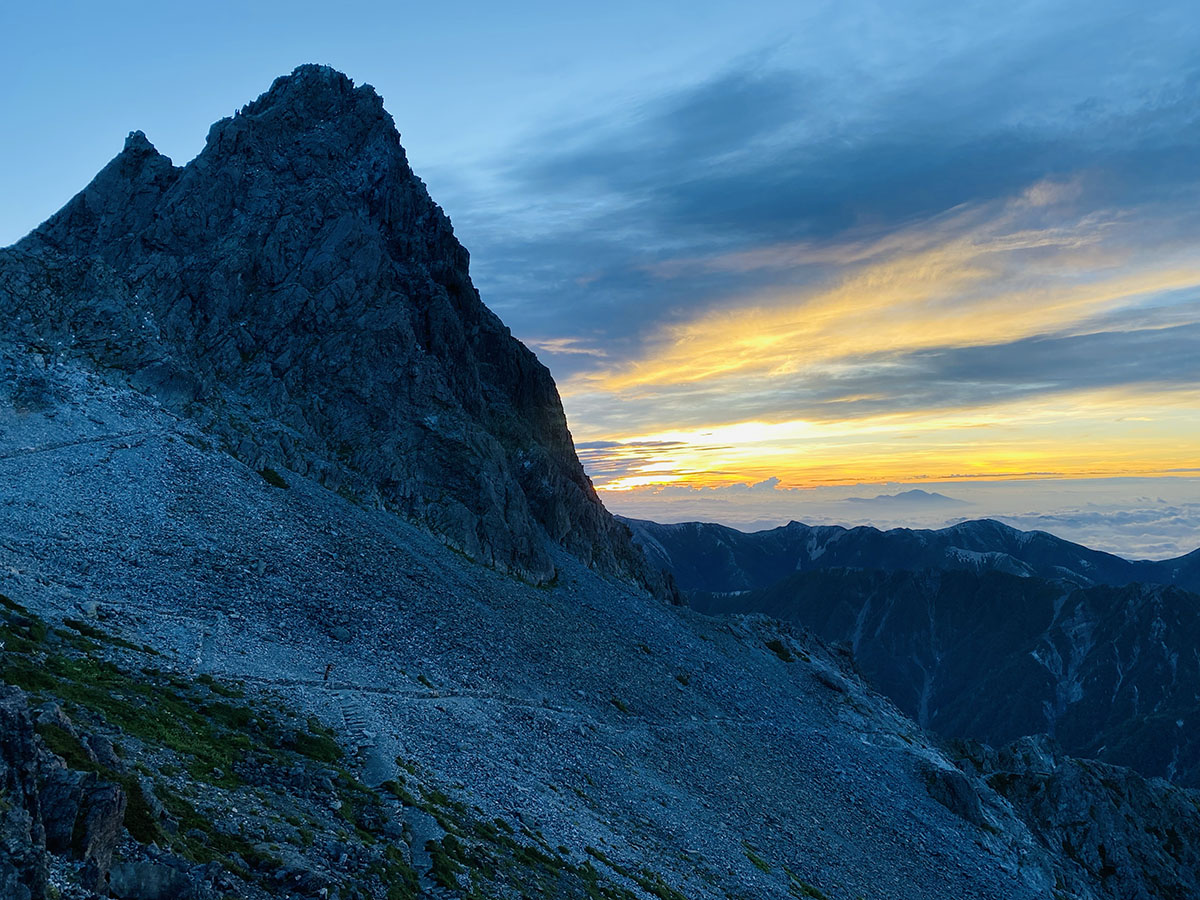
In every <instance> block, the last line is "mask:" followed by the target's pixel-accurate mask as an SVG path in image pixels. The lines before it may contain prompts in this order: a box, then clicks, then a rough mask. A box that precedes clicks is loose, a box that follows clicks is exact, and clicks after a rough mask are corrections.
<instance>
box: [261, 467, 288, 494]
mask: <svg viewBox="0 0 1200 900" xmlns="http://www.w3.org/2000/svg"><path fill="white" fill-rule="evenodd" d="M258 474H259V475H261V476H262V480H263V481H265V482H266V483H267V484H269V485H270V486H271V487H276V488H281V489H283V490H285V491H286V490H287V489H288V488H290V487H291V485H290V484H288V483H287V482H286V481H285V480H284V478H283V476H282V475H280V474H279V473H278V472H276V471H275V470H274V469H272V468H271V467H270V466H267V467H266V468H262V469H259V470H258Z"/></svg>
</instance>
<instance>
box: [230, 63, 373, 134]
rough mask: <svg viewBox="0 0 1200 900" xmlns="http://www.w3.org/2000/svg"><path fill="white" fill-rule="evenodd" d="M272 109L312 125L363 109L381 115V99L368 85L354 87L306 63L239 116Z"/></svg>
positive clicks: (330, 71)
mask: <svg viewBox="0 0 1200 900" xmlns="http://www.w3.org/2000/svg"><path fill="white" fill-rule="evenodd" d="M272 109H282V110H284V111H286V112H289V113H293V114H295V115H297V116H299V117H300V118H302V119H305V120H307V121H309V122H313V121H319V120H329V119H336V118H338V117H339V116H341V115H345V114H346V113H348V112H357V111H362V110H365V109H370V110H372V111H374V112H377V113H383V98H382V97H380V96H379V94H378V93H376V91H375V88H373V87H371V85H369V84H363V85H359V86H357V87H356V86H355V84H354V80H353V79H352V78H350V77H349V76H348V75H345V74H343V73H341V72H339V71H338V70H337V69H334V68H332V67H331V66H322V65H316V64H314V63H307V64H305V65H302V66H297V67H296V68H295V69H294V70H293V71H292V74H290V75H281V76H279V77H278V78H276V79H275V81H274V82H272V83H271V87H270V88H268V89H267V91H266V93H264V94H262V95H261V96H260V97H259V98H258V99H257V100H253V101H251V102H250V103H247V104H246V105H245V106H244V107H242V109H241V111H240V113H239V115H261V114H263V113H265V112H267V111H269V110H272Z"/></svg>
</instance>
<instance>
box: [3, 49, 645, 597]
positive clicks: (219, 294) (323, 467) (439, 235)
mask: <svg viewBox="0 0 1200 900" xmlns="http://www.w3.org/2000/svg"><path fill="white" fill-rule="evenodd" d="M0 315H3V316H4V318H5V319H6V320H8V321H9V322H12V323H23V324H24V326H25V330H26V332H27V335H36V337H37V339H39V340H42V341H44V342H45V343H46V344H47V345H48V347H47V349H48V350H49V351H53V352H62V351H66V352H77V353H82V354H85V355H87V356H89V357H91V358H92V359H93V360H94V361H95V362H97V363H99V364H100V365H101V366H104V367H108V368H116V369H118V370H123V371H125V372H127V373H128V374H129V376H130V378H131V379H132V380H133V382H134V383H135V384H136V385H138V386H139V387H140V388H142V389H143V390H146V391H150V392H152V393H154V394H155V395H157V396H158V397H159V398H160V399H161V400H163V401H165V402H167V403H168V405H170V406H171V407H172V408H174V409H176V410H178V411H182V412H185V413H189V414H191V415H193V416H195V417H196V418H198V419H199V420H201V422H202V424H203V425H204V427H205V429H206V430H207V431H208V432H209V433H210V434H213V435H215V436H216V437H217V438H218V439H219V441H220V443H221V444H222V445H223V446H224V447H225V448H226V449H228V450H229V451H231V452H232V453H234V454H235V455H236V456H238V457H239V458H240V459H241V460H243V461H244V462H246V463H247V464H249V465H251V466H253V467H254V468H256V469H260V468H264V467H272V468H274V467H279V468H287V469H291V470H293V471H297V472H300V473H301V474H305V475H309V476H315V477H317V478H319V479H320V480H322V481H323V482H324V483H325V484H327V485H328V486H330V487H331V488H335V489H338V490H339V491H340V492H342V493H343V494H344V495H346V496H349V497H351V498H354V499H356V500H358V501H360V502H363V503H366V504H369V505H373V504H382V505H384V506H386V507H388V508H390V509H393V510H396V511H398V512H401V513H402V514H404V515H405V516H407V517H408V518H410V519H412V520H414V521H416V522H418V523H420V524H422V525H424V526H426V527H427V528H429V529H430V530H431V531H433V532H434V533H436V534H438V535H440V536H442V538H443V539H444V540H445V541H446V542H447V543H448V544H450V545H451V546H452V547H454V548H455V549H458V550H460V551H462V552H464V553H466V554H467V555H469V556H470V557H472V558H475V559H477V560H480V561H482V562H485V563H487V564H490V565H494V566H496V567H498V568H501V569H503V570H507V571H510V572H513V573H515V574H517V575H519V576H521V577H523V578H525V579H527V580H529V581H532V582H535V583H545V582H548V581H550V580H552V579H553V578H554V577H555V572H556V566H555V563H554V560H553V554H554V552H556V551H555V550H554V547H555V546H561V547H563V548H565V549H566V550H567V551H568V552H569V553H571V554H573V555H575V556H577V557H579V558H581V559H582V560H584V561H585V562H586V563H587V564H588V565H589V566H591V567H592V568H594V569H596V570H597V571H599V572H601V573H604V574H607V575H610V576H616V577H618V578H621V579H623V580H627V581H633V582H637V583H641V584H642V585H644V586H646V587H649V588H651V589H652V590H655V591H657V592H660V593H665V592H667V588H666V587H665V585H664V582H663V579H662V577H661V576H660V575H659V574H657V573H656V572H654V571H653V570H651V569H650V568H649V567H647V566H646V564H645V563H644V561H643V558H642V555H641V553H640V551H638V550H636V549H635V548H634V547H633V546H632V544H631V543H630V540H629V537H628V532H627V531H626V529H625V528H624V527H623V526H621V525H619V524H618V523H616V522H615V521H614V520H613V518H612V517H611V516H610V515H609V514H608V513H607V511H606V510H605V509H604V508H603V506H602V505H601V503H600V501H599V499H598V498H597V496H596V493H595V491H594V490H593V488H592V485H591V483H590V481H589V480H588V478H587V476H586V475H585V473H584V471H583V468H582V466H581V465H580V463H579V461H578V459H577V458H576V455H575V451H574V445H573V443H572V440H571V435H570V433H569V431H568V430H567V423H566V418H565V416H564V413H563V409H562V404H561V402H560V400H559V397H558V393H557V390H556V388H555V386H554V382H553V381H552V379H551V377H550V374H549V372H548V371H547V370H546V368H545V367H544V366H542V365H541V364H540V363H539V362H538V361H537V359H536V357H535V356H534V355H533V353H531V352H530V351H529V350H528V349H527V348H526V347H524V346H523V345H522V344H521V343H520V342H519V341H517V340H516V339H514V338H513V337H512V335H511V333H510V332H509V330H508V328H506V327H505V326H504V324H503V323H502V322H501V321H500V320H499V319H498V318H497V317H496V316H495V315H494V314H493V313H492V312H491V311H490V310H489V309H488V308H487V307H486V306H485V305H484V304H483V303H482V301H481V300H480V297H479V294H478V292H477V291H476V290H475V288H474V286H473V285H472V283H471V279H470V276H469V274H468V254H467V251H466V250H465V249H464V248H463V247H462V245H461V244H459V242H458V241H457V240H456V239H455V237H454V233H453V230H452V229H451V225H450V221H449V219H448V218H447V217H446V215H445V214H444V213H443V212H442V210H441V208H440V207H438V206H437V205H436V204H435V203H434V202H433V201H432V200H431V199H430V197H429V195H428V193H427V192H426V189H425V186H424V184H423V183H422V182H421V181H420V179H418V178H417V177H416V176H415V175H414V174H413V172H412V170H411V169H410V167H409V165H408V161H407V159H406V157H405V153H404V149H403V148H402V147H401V145H400V140H399V133H398V132H397V130H396V128H395V125H394V124H393V121H392V118H391V116H390V115H389V114H388V113H387V112H386V111H385V110H384V107H383V102H382V99H381V98H380V96H379V95H378V94H377V93H376V92H375V91H374V89H372V88H371V87H370V86H368V85H361V86H357V87H356V86H355V85H354V83H353V82H352V81H351V80H350V79H349V78H347V77H346V76H345V75H343V74H341V73H339V72H337V71H334V70H333V69H330V68H328V67H325V66H316V65H305V66H301V67H300V68H298V69H296V70H295V71H294V72H293V73H292V74H291V75H289V76H285V77H281V78H279V79H277V80H276V81H275V83H274V84H273V85H272V86H271V88H270V90H268V91H267V92H266V93H265V94H263V95H262V96H261V97H259V98H258V99H257V100H255V101H254V102H252V103H250V104H249V105H247V106H246V107H244V108H243V109H242V110H241V111H240V112H238V113H237V114H235V115H234V116H232V117H231V118H227V119H222V120H221V121H219V122H217V123H216V124H215V125H213V127H212V129H211V130H210V132H209V135H208V140H207V143H206V145H205V147H204V150H203V151H202V152H201V153H200V154H199V156H197V157H196V158H195V159H194V160H192V161H191V162H190V163H188V164H187V165H186V166H182V167H179V166H175V165H172V163H171V161H170V160H169V159H167V158H166V157H165V156H163V155H162V154H160V153H159V152H158V151H157V150H155V149H154V147H153V146H152V145H151V144H150V142H149V141H148V140H147V139H146V137H145V136H144V135H143V134H142V133H140V132H134V133H133V134H131V135H130V136H129V138H128V140H127V141H126V144H125V148H124V150H122V152H121V153H120V154H119V155H118V156H117V157H116V158H115V159H114V160H113V161H112V162H111V163H109V164H108V165H107V166H106V167H105V168H104V169H103V170H102V171H101V172H100V173H99V175H97V176H96V178H95V179H94V180H93V181H92V183H91V184H89V185H88V186H87V187H86V188H85V189H84V190H83V191H82V192H81V193H79V194H78V195H77V196H76V197H74V198H73V199H72V200H71V201H70V202H69V203H68V204H67V205H66V206H65V207H64V208H63V209H62V210H61V211H60V212H58V213H57V214H56V215H54V216H53V217H52V218H51V219H50V220H49V221H47V222H46V223H45V224H43V225H42V226H41V227H40V228H38V229H37V230H36V231H35V232H34V233H33V234H31V235H30V236H28V237H27V238H25V239H24V240H23V241H21V242H20V243H19V244H18V245H16V246H15V247H13V248H10V249H8V250H6V251H3V252H2V254H0Z"/></svg>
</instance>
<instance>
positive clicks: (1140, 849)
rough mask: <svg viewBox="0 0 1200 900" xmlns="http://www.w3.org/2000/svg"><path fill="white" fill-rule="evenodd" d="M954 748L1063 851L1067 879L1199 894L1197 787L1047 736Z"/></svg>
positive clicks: (1128, 899) (1141, 893) (1138, 891)
mask: <svg viewBox="0 0 1200 900" xmlns="http://www.w3.org/2000/svg"><path fill="white" fill-rule="evenodd" d="M957 749H958V752H959V754H960V757H961V759H962V765H963V766H964V768H966V769H967V770H968V771H969V772H971V773H972V774H974V775H978V776H980V777H982V778H984V779H985V780H986V782H987V784H988V785H989V786H990V787H992V788H993V789H994V790H995V791H997V792H998V793H999V794H1000V795H1001V796H1003V797H1004V798H1005V799H1006V800H1007V801H1008V802H1009V803H1010V804H1011V805H1012V807H1013V809H1014V811H1015V812H1016V813H1017V815H1018V816H1020V817H1021V818H1022V819H1023V820H1024V821H1025V822H1026V823H1027V824H1028V826H1029V828H1030V830H1031V831H1032V832H1033V833H1034V834H1035V835H1036V836H1037V837H1038V838H1039V839H1040V840H1041V841H1042V843H1043V844H1044V845H1045V846H1046V847H1047V848H1048V849H1049V850H1050V851H1051V852H1053V853H1056V854H1058V855H1059V857H1060V867H1059V872H1060V879H1061V882H1062V883H1060V888H1065V889H1066V890H1069V891H1071V892H1072V893H1075V892H1078V893H1080V894H1084V895H1086V892H1087V891H1088V890H1091V891H1093V892H1095V895H1096V896H1100V897H1116V898H1121V900H1162V898H1180V900H1182V898H1186V897H1196V896H1200V792H1197V791H1192V790H1186V789H1183V788H1179V787H1176V786H1174V785H1171V784H1169V783H1167V782H1165V781H1162V780H1159V779H1147V778H1143V777H1142V776H1140V775H1138V774H1137V773H1135V772H1132V771H1130V770H1129V769H1124V768H1121V767H1119V766H1110V765H1106V764H1104V763H1100V762H1094V761H1089V760H1080V759H1073V758H1071V757H1068V756H1066V755H1065V754H1064V753H1063V752H1062V750H1061V749H1060V748H1059V747H1058V745H1057V744H1055V743H1054V741H1052V740H1051V739H1049V738H1047V737H1045V736H1040V737H1030V738H1025V739H1022V740H1020V741H1017V742H1016V743H1013V744H1010V745H1008V746H1006V747H1003V748H1001V749H1000V750H993V749H992V748H990V747H987V746H984V745H981V744H977V743H973V742H959V743H958V744H957Z"/></svg>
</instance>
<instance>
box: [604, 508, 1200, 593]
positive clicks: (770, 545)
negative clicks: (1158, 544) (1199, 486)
mask: <svg viewBox="0 0 1200 900" xmlns="http://www.w3.org/2000/svg"><path fill="white" fill-rule="evenodd" d="M622 521H623V522H625V524H627V525H628V526H629V527H630V528H631V529H632V530H633V533H634V536H635V538H636V540H637V541H638V543H639V544H641V546H642V549H643V550H645V552H646V555H647V556H648V557H649V558H650V560H651V561H652V562H653V563H655V564H656V565H658V566H660V567H661V568H663V569H665V570H667V571H669V572H671V573H672V574H673V575H674V576H675V579H676V581H677V582H678V584H679V587H680V589H681V590H684V591H707V592H722V591H745V590H752V589H755V588H764V587H767V586H768V585H771V584H774V583H775V582H777V581H779V580H780V579H781V578H785V577H786V576H788V575H790V574H791V573H793V572H804V571H811V570H814V569H831V568H860V569H880V570H882V571H885V572H893V571H919V570H922V569H936V570H942V571H950V570H963V571H970V572H984V571H994V572H1004V573H1007V574H1010V575H1019V576H1029V575H1036V576H1039V577H1042V578H1050V579H1057V580H1062V581H1066V582H1069V583H1071V584H1075V585H1079V586H1081V587H1082V586H1087V585H1093V584H1113V585H1121V584H1129V583H1131V582H1141V583H1145V584H1164V585H1167V584H1169V585H1175V586H1177V587H1181V588H1185V589H1186V590H1191V591H1200V550H1196V551H1193V552H1191V553H1189V554H1187V555H1185V556H1180V557H1178V558H1177V559H1166V560H1153V561H1151V560H1138V561H1131V560H1127V559H1122V558H1121V557H1119V556H1114V555H1113V554H1111V553H1105V552H1103V551H1101V550H1091V549H1089V548H1087V547H1084V546H1081V545H1079V544H1074V543H1071V542H1070V541H1066V540H1063V539H1062V538H1057V537H1055V536H1054V535H1052V534H1047V533H1046V532H1044V531H1019V530H1017V529H1016V528H1012V527H1010V526H1008V525H1005V524H1003V523H1001V522H996V521H993V520H991V519H979V520H975V521H970V522H962V523H960V524H958V525H952V526H950V527H949V528H941V529H937V530H927V529H911V528H893V529H891V530H888V531H880V530H879V529H878V528H872V527H871V526H868V525H863V526H859V527H857V528H843V527H842V526H840V525H817V526H810V525H803V524H801V523H799V522H789V523H788V524H787V525H783V526H781V527H779V528H772V529H768V530H766V531H756V532H753V533H751V534H747V533H745V532H742V531H738V530H736V529H734V528H729V527H727V526H724V525H717V524H715V523H709V522H684V523H681V524H678V525H660V524H658V523H656V522H647V521H644V520H639V519H622Z"/></svg>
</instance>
